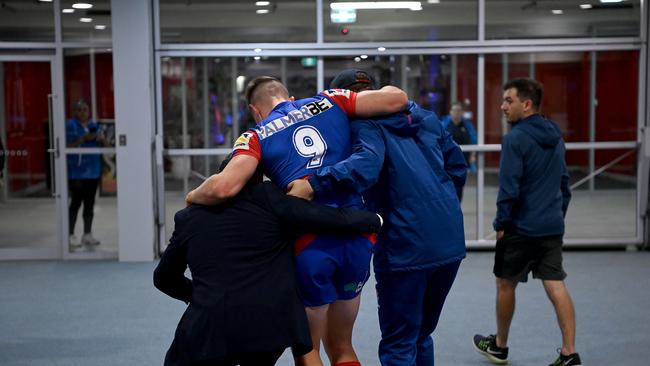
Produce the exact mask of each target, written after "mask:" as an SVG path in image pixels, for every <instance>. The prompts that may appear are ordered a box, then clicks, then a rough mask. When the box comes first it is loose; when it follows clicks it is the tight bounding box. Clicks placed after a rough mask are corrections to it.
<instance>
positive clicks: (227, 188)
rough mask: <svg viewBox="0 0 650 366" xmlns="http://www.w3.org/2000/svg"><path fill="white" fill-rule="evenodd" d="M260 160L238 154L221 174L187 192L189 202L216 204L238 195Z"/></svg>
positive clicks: (186, 198) (186, 199)
mask: <svg viewBox="0 0 650 366" xmlns="http://www.w3.org/2000/svg"><path fill="white" fill-rule="evenodd" d="M258 163H259V162H258V160H257V159H256V158H255V157H252V156H250V155H243V154H242V155H237V156H235V157H234V158H232V160H231V161H230V162H229V163H228V165H226V168H225V169H224V170H223V171H222V172H221V173H219V174H214V175H212V176H210V177H209V178H208V179H206V180H205V181H203V183H201V185H200V186H199V187H198V188H196V189H194V190H193V191H191V192H190V193H188V194H187V196H186V197H185V201H186V202H187V203H188V204H191V203H197V204H201V205H215V204H217V203H220V202H223V201H225V200H227V199H229V198H231V197H234V196H236V195H237V194H238V193H239V191H241V189H242V188H244V186H245V185H246V182H248V180H249V179H250V178H251V177H252V176H253V174H254V173H255V170H256V169H257V165H258Z"/></svg>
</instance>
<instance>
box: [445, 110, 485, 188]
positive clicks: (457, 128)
mask: <svg viewBox="0 0 650 366" xmlns="http://www.w3.org/2000/svg"><path fill="white" fill-rule="evenodd" d="M442 124H443V126H444V127H445V128H446V129H447V131H448V132H449V133H450V134H451V136H452V137H453V138H454V141H455V142H456V143H457V144H458V145H476V143H477V138H476V130H475V129H474V125H473V124H472V121H470V120H469V119H467V118H465V117H463V104H462V103H461V102H453V103H452V104H451V109H450V110H449V115H448V116H446V117H444V118H443V119H442ZM463 155H464V156H465V162H466V163H467V166H468V168H469V169H470V171H474V170H476V165H475V164H476V152H474V151H472V152H465V153H463ZM463 187H464V185H463V186H460V187H457V190H456V194H457V195H458V200H459V201H462V200H463Z"/></svg>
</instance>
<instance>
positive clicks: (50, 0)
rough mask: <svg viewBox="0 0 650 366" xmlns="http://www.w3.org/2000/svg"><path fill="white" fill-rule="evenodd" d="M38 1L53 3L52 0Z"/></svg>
mask: <svg viewBox="0 0 650 366" xmlns="http://www.w3.org/2000/svg"><path fill="white" fill-rule="evenodd" d="M38 1H40V2H42V3H51V2H52V0H38Z"/></svg>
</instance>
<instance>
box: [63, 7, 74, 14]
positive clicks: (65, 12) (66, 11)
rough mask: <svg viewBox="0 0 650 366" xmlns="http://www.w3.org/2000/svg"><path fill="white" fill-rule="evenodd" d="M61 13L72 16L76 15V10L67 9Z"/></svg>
mask: <svg viewBox="0 0 650 366" xmlns="http://www.w3.org/2000/svg"><path fill="white" fill-rule="evenodd" d="M61 12H62V13H64V14H72V13H74V9H71V8H66V9H63V10H61Z"/></svg>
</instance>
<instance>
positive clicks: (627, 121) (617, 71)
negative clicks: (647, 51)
mask: <svg viewBox="0 0 650 366" xmlns="http://www.w3.org/2000/svg"><path fill="white" fill-rule="evenodd" d="M596 60H597V64H596V101H597V107H596V141H636V138H637V126H638V124H637V120H638V114H637V105H638V104H637V101H638V93H639V87H638V80H639V52H638V51H610V52H598V53H597V54H596ZM612 85H616V88H612Z"/></svg>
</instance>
